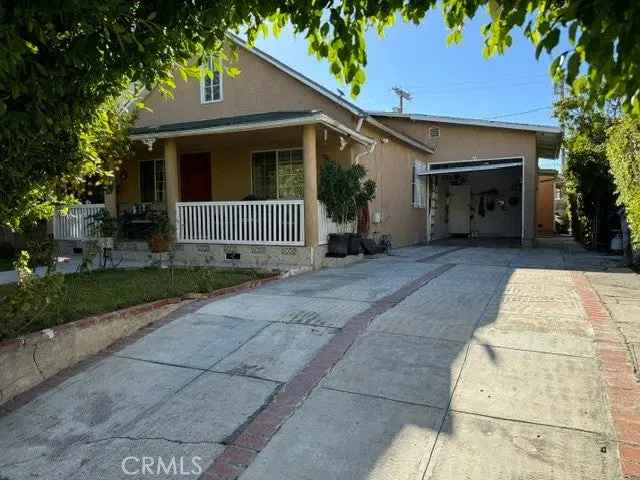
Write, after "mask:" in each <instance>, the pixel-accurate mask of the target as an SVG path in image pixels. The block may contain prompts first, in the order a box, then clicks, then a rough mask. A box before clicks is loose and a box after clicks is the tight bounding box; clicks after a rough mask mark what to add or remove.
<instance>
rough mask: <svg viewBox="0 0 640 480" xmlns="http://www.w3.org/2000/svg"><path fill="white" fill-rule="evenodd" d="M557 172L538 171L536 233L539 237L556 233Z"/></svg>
mask: <svg viewBox="0 0 640 480" xmlns="http://www.w3.org/2000/svg"><path fill="white" fill-rule="evenodd" d="M557 177H558V172H557V170H543V169H539V170H538V191H537V194H536V222H537V228H536V232H537V234H538V235H553V234H554V233H555V217H556V212H555V202H556V191H557V189H556V178H557Z"/></svg>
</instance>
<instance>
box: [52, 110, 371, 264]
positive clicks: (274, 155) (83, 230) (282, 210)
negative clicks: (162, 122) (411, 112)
mask: <svg viewBox="0 0 640 480" xmlns="http://www.w3.org/2000/svg"><path fill="white" fill-rule="evenodd" d="M252 117H255V116H252ZM287 118H289V117H287ZM327 119H328V117H325V116H324V115H322V114H320V113H317V112H306V113H304V115H301V114H299V112H298V114H296V115H292V116H291V117H290V118H289V119H288V120H286V119H285V118H283V117H282V116H280V117H278V122H279V123H281V124H282V125H279V126H275V125H273V122H266V120H265V119H264V118H261V119H260V121H259V122H258V121H257V120H256V119H255V118H254V119H253V120H251V121H247V122H244V123H239V122H238V121H236V122H235V123H234V124H233V127H232V129H231V130H230V128H231V127H229V126H220V125H218V126H211V124H210V122H209V124H208V125H209V126H206V125H205V124H204V123H202V122H194V123H200V126H199V127H200V128H195V127H194V125H191V127H190V129H189V130H177V128H178V127H176V126H175V125H173V126H162V127H157V128H153V129H149V128H146V129H144V131H142V132H140V131H139V132H137V133H134V135H132V139H133V140H134V141H135V142H136V143H135V158H133V159H130V160H128V161H126V162H124V164H123V165H122V169H121V171H120V173H119V181H118V183H117V186H116V188H115V191H113V192H111V193H110V194H107V195H105V202H104V205H90V206H88V205H81V206H77V207H73V208H72V209H71V210H70V213H69V215H67V216H61V215H60V216H57V217H56V219H55V220H54V237H55V238H56V239H58V240H61V241H71V242H78V241H83V240H86V238H87V236H88V229H87V224H88V223H89V222H90V220H89V217H90V216H91V215H93V214H95V213H96V211H97V210H99V209H101V208H105V209H107V210H109V211H110V212H111V213H112V215H113V216H117V217H118V219H119V221H120V223H121V225H124V227H123V228H121V233H122V232H124V234H123V235H122V236H121V238H120V239H119V240H118V247H117V248H119V249H120V250H121V251H124V252H127V253H126V255H127V258H128V259H132V260H133V259H136V260H142V259H143V258H141V257H143V256H145V255H148V252H146V248H145V244H144V239H145V233H144V232H145V228H146V225H148V223H149V221H150V220H149V218H150V217H152V216H153V215H154V214H157V213H158V212H164V213H166V215H167V216H168V218H169V221H170V223H172V224H173V225H174V226H175V229H176V243H177V245H176V259H177V260H181V261H184V262H187V263H192V264H202V263H208V264H229V263H234V264H238V265H240V266H262V267H264V266H270V265H273V266H287V267H291V266H308V267H316V266H318V265H319V264H320V262H321V259H322V257H323V256H324V253H325V252H326V247H325V245H326V243H327V237H328V235H329V234H330V233H334V232H337V231H338V226H337V225H335V224H334V223H333V222H332V221H331V220H330V219H329V218H328V217H327V215H326V212H325V209H324V207H323V205H322V204H321V203H320V202H319V201H318V194H317V191H318V173H319V170H320V168H321V167H322V165H323V164H324V163H325V162H327V161H329V160H334V161H336V162H337V163H339V164H341V165H344V166H347V165H349V164H351V162H353V161H354V159H355V158H356V157H357V156H358V155H360V154H363V153H366V152H367V151H368V150H369V149H370V146H371V145H372V144H373V140H371V139H369V138H367V137H365V136H363V135H361V134H358V133H357V132H355V131H353V130H350V129H348V128H346V127H344V126H342V125H340V124H337V123H334V122H333V121H330V119H329V120H327ZM283 122H284V123H283ZM218 123H219V121H218ZM205 127H206V128H205ZM221 128H223V129H224V130H223V131H217V130H216V129H218V130H219V129H221ZM341 230H344V228H343V227H341Z"/></svg>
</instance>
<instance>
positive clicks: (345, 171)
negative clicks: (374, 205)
mask: <svg viewBox="0 0 640 480" xmlns="http://www.w3.org/2000/svg"><path fill="white" fill-rule="evenodd" d="M366 176H367V171H366V169H365V168H364V167H363V166H362V165H351V166H350V167H348V168H341V167H340V166H339V165H338V164H337V163H336V162H334V161H328V162H327V163H325V165H324V166H323V167H322V170H321V171H320V181H319V186H318V200H320V201H321V202H322V203H324V205H325V207H326V209H327V214H328V215H329V217H331V219H332V220H333V221H334V222H336V223H337V224H345V223H351V222H354V221H355V220H356V219H357V217H358V212H359V211H360V210H361V209H363V208H365V207H366V206H367V205H368V203H369V202H370V201H371V200H373V199H374V198H375V196H376V182H374V181H373V180H364V179H365V177H366Z"/></svg>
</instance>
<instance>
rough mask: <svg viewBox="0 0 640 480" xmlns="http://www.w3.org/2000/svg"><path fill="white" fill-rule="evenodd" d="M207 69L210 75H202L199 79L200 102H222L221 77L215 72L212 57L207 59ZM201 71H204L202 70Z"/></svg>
mask: <svg viewBox="0 0 640 480" xmlns="http://www.w3.org/2000/svg"><path fill="white" fill-rule="evenodd" d="M207 62H208V63H207V67H208V69H209V70H210V71H211V73H210V74H209V73H203V75H202V78H201V79H200V102H201V103H214V102H221V101H222V75H220V72H218V71H217V70H215V66H214V63H213V57H209V59H208V61H207ZM203 70H205V69H204V68H203Z"/></svg>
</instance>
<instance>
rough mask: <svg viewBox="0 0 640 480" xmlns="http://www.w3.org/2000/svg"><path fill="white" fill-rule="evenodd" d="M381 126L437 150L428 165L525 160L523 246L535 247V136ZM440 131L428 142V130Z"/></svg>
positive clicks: (422, 125)
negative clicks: (473, 161) (494, 160)
mask: <svg viewBox="0 0 640 480" xmlns="http://www.w3.org/2000/svg"><path fill="white" fill-rule="evenodd" d="M378 120H380V121H381V122H383V123H385V124H387V125H389V126H390V127H392V128H396V129H398V130H400V131H402V132H404V133H406V134H407V135H411V136H413V137H415V138H416V139H418V140H421V141H424V142H426V143H428V144H429V145H431V146H432V147H434V148H435V152H434V154H433V155H429V158H428V161H429V162H452V161H459V160H473V159H478V160H482V159H489V158H501V157H511V156H522V157H524V165H525V166H524V171H525V175H524V185H525V188H526V196H525V206H524V215H525V222H524V242H525V244H532V243H533V240H534V238H535V231H536V219H535V217H536V208H535V206H536V184H537V178H536V175H537V163H538V155H537V151H536V134H535V132H529V131H521V130H509V129H503V128H493V127H477V126H468V125H456V124H449V123H432V122H424V121H413V120H410V119H405V118H383V117H380V118H378ZM433 126H437V127H440V137H439V138H436V139H432V138H429V128H430V127H433Z"/></svg>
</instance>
